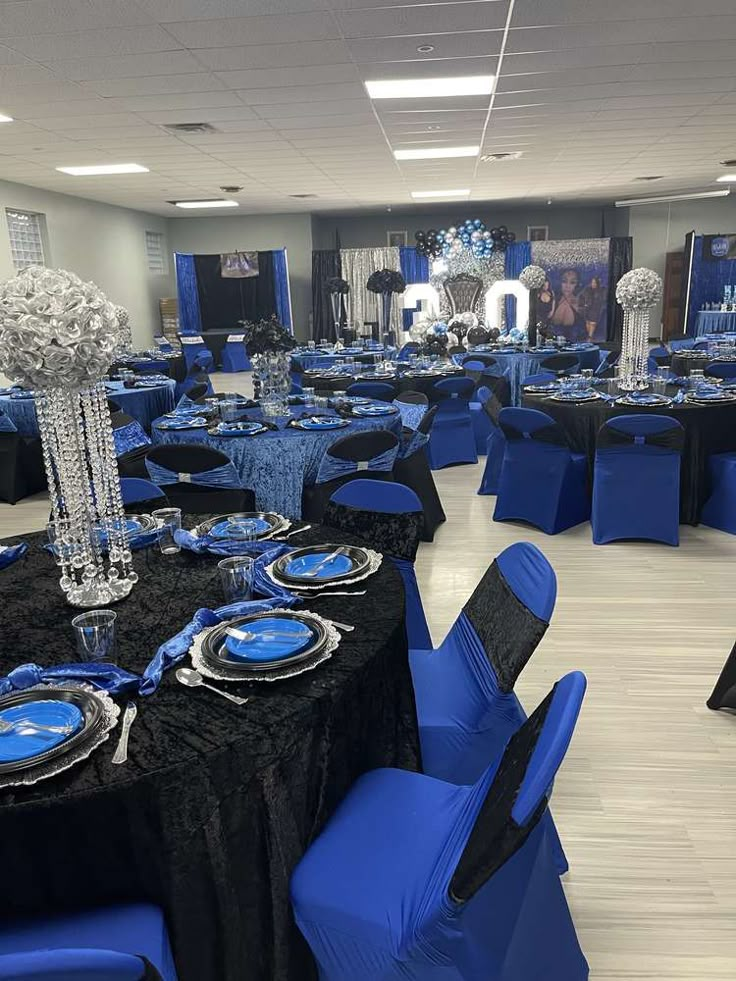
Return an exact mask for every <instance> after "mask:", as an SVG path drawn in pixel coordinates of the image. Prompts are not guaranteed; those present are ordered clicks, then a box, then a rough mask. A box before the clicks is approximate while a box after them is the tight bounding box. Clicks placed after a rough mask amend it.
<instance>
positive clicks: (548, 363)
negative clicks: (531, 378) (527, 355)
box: [539, 354, 579, 373]
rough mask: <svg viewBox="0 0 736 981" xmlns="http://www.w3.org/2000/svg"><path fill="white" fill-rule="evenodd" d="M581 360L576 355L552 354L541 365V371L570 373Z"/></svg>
mask: <svg viewBox="0 0 736 981" xmlns="http://www.w3.org/2000/svg"><path fill="white" fill-rule="evenodd" d="M578 362H579V359H578V357H577V356H576V355H574V354H551V355H550V356H549V357H548V358H545V359H544V361H542V362H541V363H540V365H539V367H540V370H541V371H554V372H557V373H559V372H561V371H568V370H569V369H570V368H573V367H574V366H575V365H576V364H578Z"/></svg>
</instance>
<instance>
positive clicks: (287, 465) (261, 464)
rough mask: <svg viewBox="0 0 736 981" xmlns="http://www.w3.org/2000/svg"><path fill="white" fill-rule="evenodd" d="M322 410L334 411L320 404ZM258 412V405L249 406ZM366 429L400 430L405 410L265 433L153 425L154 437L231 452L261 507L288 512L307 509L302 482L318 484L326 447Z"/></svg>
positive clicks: (296, 412) (296, 410)
mask: <svg viewBox="0 0 736 981" xmlns="http://www.w3.org/2000/svg"><path fill="white" fill-rule="evenodd" d="M304 411H305V410H304V407H303V406H295V407H294V408H292V410H291V413H292V415H300V414H301V413H302V412H304ZM318 411H319V413H320V415H324V414H325V413H328V414H332V412H331V410H329V409H319V410H318ZM248 416H249V417H250V418H257V417H258V416H259V413H258V411H257V410H250V411H249V412H248ZM367 429H390V430H391V431H392V432H394V433H396V435H397V436H398V435H400V433H401V416H400V415H399V414H398V413H397V414H396V415H395V416H384V417H383V418H378V419H355V420H352V421H351V423H350V425H349V426H345V427H343V428H342V429H333V430H331V431H330V432H306V431H304V430H299V429H285V430H280V431H279V432H273V431H272V432H267V433H261V435H260V436H220V437H216V436H210V435H209V434H208V432H207V430H205V429H188V430H168V431H166V430H162V429H157V428H156V426H155V425H154V427H153V429H152V431H151V435H152V438H153V441H154V443H206V444H207V445H208V446H213V447H215V449H218V450H221V451H222V452H223V453H226V454H227V455H228V456H229V457H230V459H231V460H232V461H233V463H234V464H235V466H236V468H237V470H238V473H239V474H240V477H241V479H242V481H243V485H244V486H245V487H249V488H252V489H253V490H254V491H255V495H256V507H257V508H258V510H259V511H277V512H278V513H279V514H283V515H285V516H286V517H288V518H299V517H301V513H302V488H303V487H304V486H307V485H309V484H313V483H314V482H315V481H316V479H317V470H318V469H319V464H320V460H321V459H322V457H323V455H324V452H325V450H326V449H327V447H328V446H331V445H332V444H333V443H334V442H335V441H336V440H338V439H342V437H343V436H350V435H351V434H352V433H356V432H360V431H365V430H367Z"/></svg>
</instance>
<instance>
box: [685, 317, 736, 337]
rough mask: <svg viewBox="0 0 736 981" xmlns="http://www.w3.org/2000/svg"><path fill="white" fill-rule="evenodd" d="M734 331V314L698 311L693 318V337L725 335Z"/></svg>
mask: <svg viewBox="0 0 736 981" xmlns="http://www.w3.org/2000/svg"><path fill="white" fill-rule="evenodd" d="M729 331H736V313H734V312H731V313H728V312H726V311H722V310H700V311H698V315H697V317H696V318H695V336H696V337H702V336H703V334H726V333H728V332H729Z"/></svg>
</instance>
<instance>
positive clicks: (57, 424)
mask: <svg viewBox="0 0 736 981" xmlns="http://www.w3.org/2000/svg"><path fill="white" fill-rule="evenodd" d="M120 343H121V325H120V322H119V319H118V314H117V312H116V309H115V307H114V306H113V305H112V303H110V302H109V300H108V299H107V297H106V296H105V294H104V293H103V292H102V291H101V290H100V289H98V287H97V286H95V284H94V283H85V282H82V280H81V279H80V278H79V277H78V276H75V275H74V273H70V272H66V271H65V270H63V269H44V268H42V267H39V266H32V267H30V268H29V269H26V270H24V271H23V272H22V273H20V275H18V276H16V277H15V278H14V279H10V280H8V281H7V282H5V283H3V284H2V285H0V371H3V372H4V373H5V374H6V375H7V376H8V377H9V378H10V379H11V380H12V381H13V382H15V383H17V384H20V385H22V386H24V387H25V388H28V389H33V390H34V391H35V394H36V415H37V417H38V427H39V430H40V433H41V443H42V448H43V459H44V465H45V467H46V478H47V480H48V486H49V493H50V495H51V510H52V514H53V520H52V524H53V534H54V538H55V557H56V561H57V564H58V565H59V566H60V567H61V580H60V585H61V588H62V590H63V591H64V592H65V593H66V598H67V601H68V602H69V603H70V604H71V605H72V606H81V607H96V606H108V605H109V604H110V603H114V602H116V601H117V600H120V599H123V598H124V597H125V596H127V595H128V593H129V592H130V590H131V589H132V588H133V585H134V583H135V582H137V581H138V576H137V574H136V573H135V572H134V571H133V567H132V555H131V552H130V548H129V545H128V540H127V532H126V523H125V513H124V511H123V503H122V498H121V494H120V480H119V477H118V469H117V460H116V458H115V445H114V442H113V436H112V426H111V422H110V411H109V409H108V406H107V395H106V392H105V387H104V385H103V382H102V378H103V375H104V374H105V372H106V371H107V369H108V368H109V366H110V364H111V363H112V361H113V359H114V357H115V352H116V351H117V350H118V349H119V347H120Z"/></svg>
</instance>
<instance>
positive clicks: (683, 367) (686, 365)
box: [670, 350, 715, 378]
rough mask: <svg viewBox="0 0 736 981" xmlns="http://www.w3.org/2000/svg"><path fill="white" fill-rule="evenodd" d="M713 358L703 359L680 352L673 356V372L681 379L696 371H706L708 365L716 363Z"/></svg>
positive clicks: (699, 356)
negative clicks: (712, 362)
mask: <svg viewBox="0 0 736 981" xmlns="http://www.w3.org/2000/svg"><path fill="white" fill-rule="evenodd" d="M714 360H715V359H714V358H711V357H707V356H706V357H702V355H699V354H695V355H693V354H691V353H690V352H689V351H687V350H685V351H678V352H677V353H676V354H673V355H672V364H671V366H670V367H671V370H672V373H673V374H674V375H678V376H679V377H680V378H684V377H686V376H688V375H689V374H690V372H691V371H692V370H693V369H695V370H696V371H697V370H700V371H705V368H706V366H707V365H709V364H710V363H711V361H714Z"/></svg>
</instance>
